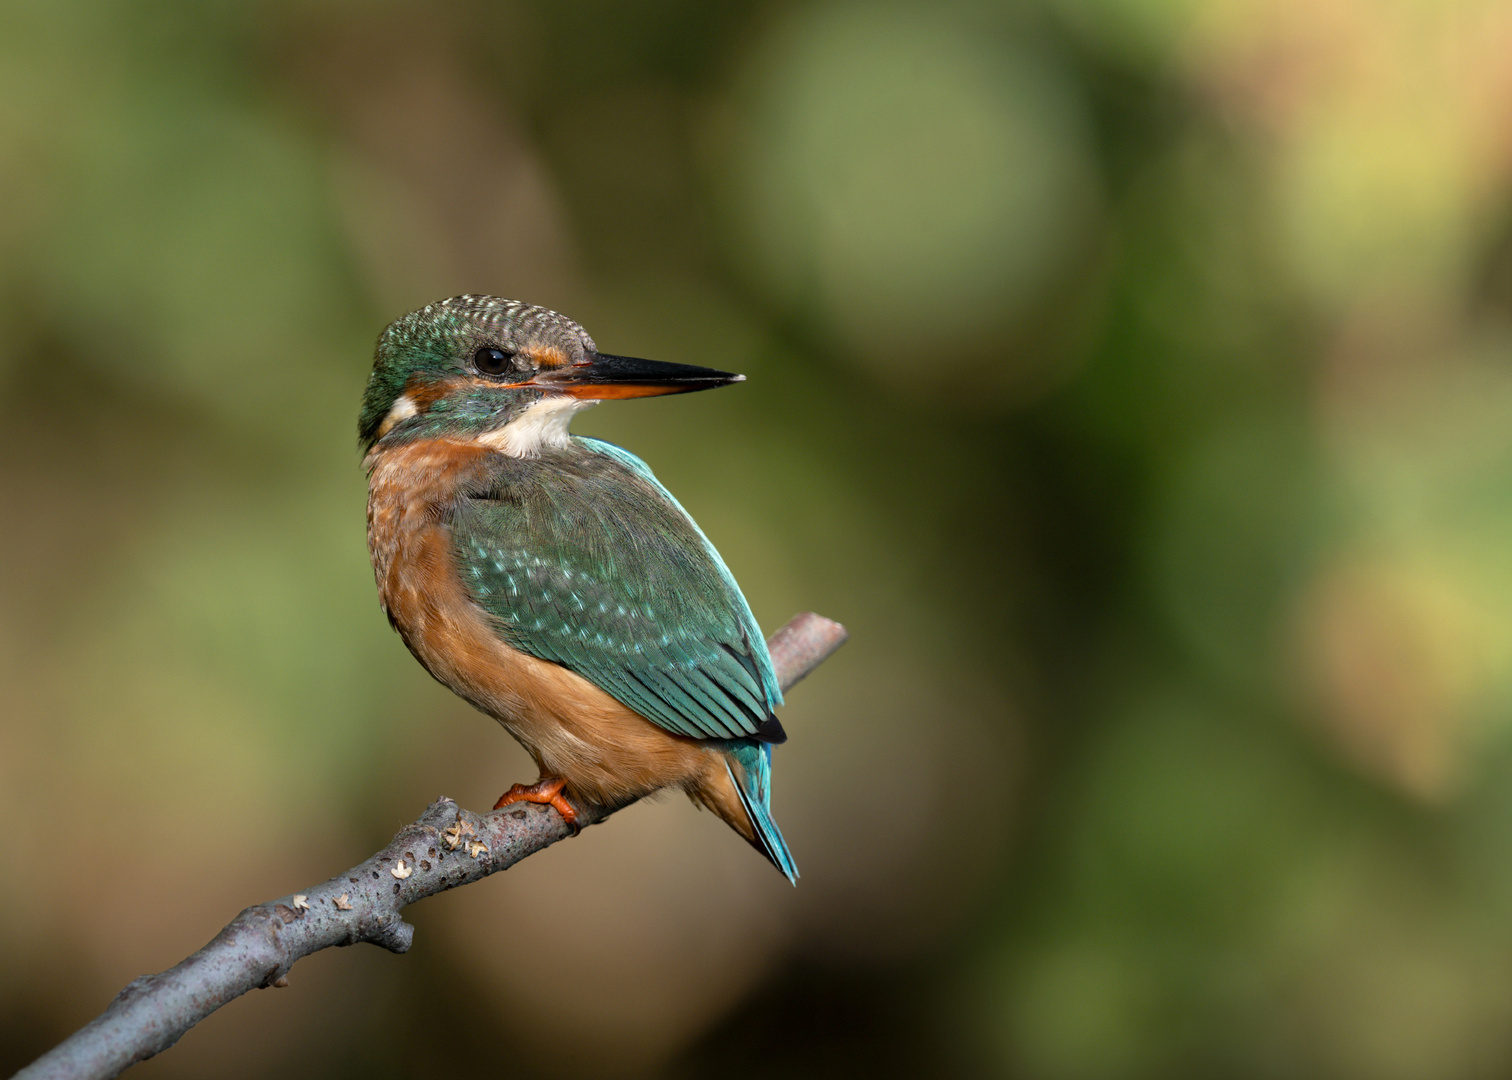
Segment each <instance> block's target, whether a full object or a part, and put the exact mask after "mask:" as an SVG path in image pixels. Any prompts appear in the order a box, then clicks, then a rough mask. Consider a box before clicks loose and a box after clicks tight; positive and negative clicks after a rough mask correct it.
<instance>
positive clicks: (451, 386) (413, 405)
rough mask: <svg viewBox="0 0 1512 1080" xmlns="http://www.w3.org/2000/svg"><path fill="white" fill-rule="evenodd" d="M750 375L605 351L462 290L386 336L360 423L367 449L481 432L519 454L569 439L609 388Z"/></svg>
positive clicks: (720, 382) (547, 319)
mask: <svg viewBox="0 0 1512 1080" xmlns="http://www.w3.org/2000/svg"><path fill="white" fill-rule="evenodd" d="M743 378H744V376H743V375H732V374H730V373H729V372H726V371H714V370H712V369H711V368H702V367H693V366H690V365H686V364H662V363H657V362H655V361H652V360H636V359H632V358H631V357H627V356H609V355H607V354H605V353H601V352H599V351H598V347H597V346H596V345H594V343H593V339H592V338H590V337H589V336H588V333H587V331H585V330H584V329H583V328H582V327H581V326H579V325H578V324H577V323H575V322H573V321H572V320H571V319H569V318H567V317H566V316H564V315H558V314H557V313H556V312H555V311H548V310H547V309H546V308H542V307H535V306H533V305H531V304H522V303H520V302H519V301H517V300H501V299H499V298H498V297H495V296H454V297H452V298H451V299H449V300H441V301H439V302H437V303H434V304H428V305H426V306H425V307H423V308H421V309H420V310H418V311H412V312H410V313H409V314H408V315H405V316H404V317H403V318H400V319H396V320H394V322H392V323H391V324H389V327H388V329H386V330H384V331H383V333H382V334H381V335H380V336H379V338H378V348H377V350H376V352H375V354H374V357H373V374H372V375H371V376H370V377H369V378H368V384H367V392H366V393H365V394H364V395H363V399H362V414H361V416H360V418H359V420H358V424H357V431H358V436H359V438H360V439H361V442H362V448H363V450H364V451H365V452H366V451H369V450H371V449H373V447H374V446H375V445H377V444H378V443H380V442H383V443H398V442H409V441H412V440H414V439H423V438H439V437H449V438H462V439H471V440H477V441H481V442H483V443H485V444H487V445H490V446H493V447H494V448H495V449H498V450H502V451H503V452H505V453H508V454H513V455H514V456H517V457H528V456H532V455H533V454H535V453H538V452H539V451H540V449H541V448H542V447H544V446H554V445H564V444H565V443H566V441H567V422H568V420H569V419H570V418H571V417H572V414H573V413H574V412H576V411H578V410H579V409H582V408H585V407H587V406H589V405H592V404H595V403H596V402H598V401H600V400H602V399H605V398H627V397H650V396H652V395H656V394H680V393H685V392H687V391H689V390H707V389H709V388H711V387H715V386H724V385H726V384H728V383H732V382H739V381H740V380H741V379H743Z"/></svg>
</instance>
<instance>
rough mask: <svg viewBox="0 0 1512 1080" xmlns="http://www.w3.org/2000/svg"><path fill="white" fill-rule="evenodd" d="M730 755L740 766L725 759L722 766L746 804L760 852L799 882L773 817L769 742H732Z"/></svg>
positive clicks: (795, 881)
mask: <svg viewBox="0 0 1512 1080" xmlns="http://www.w3.org/2000/svg"><path fill="white" fill-rule="evenodd" d="M730 757H732V758H734V759H735V761H736V763H738V764H739V765H740V768H739V769H736V768H734V767H733V766H731V765H729V763H728V762H727V763H726V766H725V767H726V768H728V769H729V770H730V779H731V780H733V781H734V782H735V790H736V791H737V792H738V793H739V794H740V802H741V805H743V806H744V807H745V811H746V814H747V815H749V816H750V819H751V823H752V824H753V825H755V826H756V838H757V840H758V841H759V844H760V847H761V851H762V854H764V855H765V856H766V857H767V858H768V859H771V860H772V865H774V866H776V867H777V869H779V870H781V871H782V872H783V874H785V875H786V876H787V879H788V880H789V881H791V882H792V883H793V884H794V885H796V884H798V864H797V863H795V862H793V856H792V854H791V853H790V852H789V851H788V847H787V842H786V841H785V840H783V839H782V830H780V829H779V828H777V823H776V822H775V821H773V820H772V809H771V793H772V747H771V744H770V743H764V742H756V741H754V740H752V741H750V742H746V741H744V740H742V741H740V742H736V743H732V744H731V746H730Z"/></svg>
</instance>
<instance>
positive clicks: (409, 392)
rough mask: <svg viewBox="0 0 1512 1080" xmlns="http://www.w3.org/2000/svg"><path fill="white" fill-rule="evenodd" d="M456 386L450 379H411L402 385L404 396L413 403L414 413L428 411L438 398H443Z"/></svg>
mask: <svg viewBox="0 0 1512 1080" xmlns="http://www.w3.org/2000/svg"><path fill="white" fill-rule="evenodd" d="M455 386H456V381H455V380H451V379H442V380H437V379H411V380H410V381H409V382H407V383H405V384H404V396H405V397H407V398H409V399H410V400H411V401H412V402H414V403H415V412H417V413H423V412H426V411H427V410H429V409H430V407H431V406H432V405H434V404H435V403H436V401H437V400H438V399H439V398H444V397H445V396H446V395H447V394H449V393H451V391H452V389H453V388H454V387H455Z"/></svg>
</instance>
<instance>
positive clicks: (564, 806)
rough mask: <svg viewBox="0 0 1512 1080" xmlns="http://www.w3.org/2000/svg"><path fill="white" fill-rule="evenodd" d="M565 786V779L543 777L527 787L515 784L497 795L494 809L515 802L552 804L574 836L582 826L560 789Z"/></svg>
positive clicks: (574, 810) (580, 830)
mask: <svg viewBox="0 0 1512 1080" xmlns="http://www.w3.org/2000/svg"><path fill="white" fill-rule="evenodd" d="M566 786H567V781H565V780H559V779H556V778H550V779H545V778H543V779H541V780H538V781H536V782H535V783H534V784H531V785H530V786H529V787H526V786H525V785H524V784H516V785H515V786H514V787H512V788H510V789H509V790H508V791H506V792H505V793H504V794H503V795H500V796H499V801H498V802H496V803H494V809H495V810H502V809H503V808H504V807H506V806H508V805H509V804H510V803H517V802H533V803H543V804H544V805H546V806H553V807H555V808H556V812H557V813H559V814H561V815H562V820H563V821H565V822H566V823H567V827H568V828H570V829H571V830H572V835H573V836H576V835H577V834H578V833H580V832H582V831H583V827H582V826H581V825H580V824H578V812H577V808H576V807H574V806H573V805H572V804H571V803H570V802H568V801H567V796H565V795H563V794H562V789H563V788H564V787H566Z"/></svg>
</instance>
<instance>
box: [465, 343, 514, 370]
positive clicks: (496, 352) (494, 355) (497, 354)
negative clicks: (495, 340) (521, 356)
mask: <svg viewBox="0 0 1512 1080" xmlns="http://www.w3.org/2000/svg"><path fill="white" fill-rule="evenodd" d="M511 359H513V355H512V354H511V353H507V352H504V351H503V350H502V349H479V350H478V351H477V352H475V353H473V366H474V367H476V368H477V369H478V370H479V371H481V372H482V373H483V374H485V375H502V374H504V372H505V371H507V370H508V369H509V361H510V360H511Z"/></svg>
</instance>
